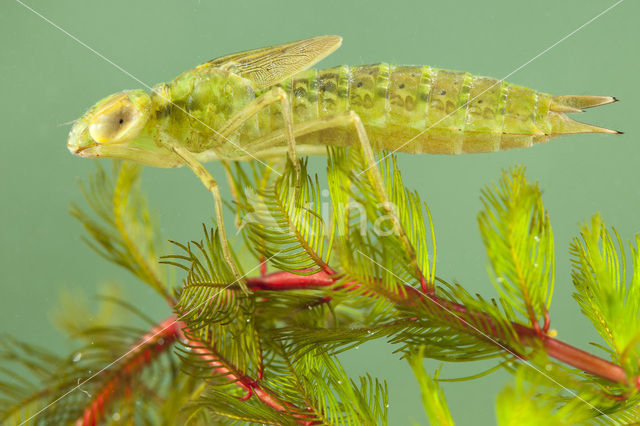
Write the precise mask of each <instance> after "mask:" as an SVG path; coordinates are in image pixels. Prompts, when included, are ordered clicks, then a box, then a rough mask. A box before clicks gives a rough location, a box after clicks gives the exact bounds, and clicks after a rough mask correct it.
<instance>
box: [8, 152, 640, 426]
mask: <svg viewBox="0 0 640 426" xmlns="http://www.w3.org/2000/svg"><path fill="white" fill-rule="evenodd" d="M365 169H366V166H365V162H364V160H363V158H362V154H361V152H360V151H359V150H358V149H356V148H348V149H347V148H331V149H330V150H329V157H328V166H327V181H326V187H328V189H329V193H330V199H331V209H327V208H325V207H326V206H324V205H323V202H322V199H321V188H322V187H323V186H322V185H321V184H320V180H319V178H318V177H317V176H312V175H311V174H310V173H309V172H308V167H307V164H306V163H305V162H303V163H302V164H301V170H300V172H301V174H302V175H301V176H302V182H303V185H302V187H301V188H300V190H299V191H296V190H294V188H295V186H296V182H297V181H296V179H297V177H296V172H295V170H294V168H293V167H292V166H291V163H290V162H289V163H287V165H286V166H284V169H283V170H284V173H283V175H282V176H278V175H276V174H274V173H273V172H272V169H270V168H267V167H264V166H262V165H260V164H254V163H248V164H244V165H240V164H237V165H235V168H229V169H228V172H229V177H230V181H231V184H232V189H233V191H232V192H233V194H234V196H235V201H234V202H233V203H229V204H228V206H229V207H230V208H231V209H233V211H234V213H235V215H236V218H237V220H238V224H239V225H240V227H239V228H240V232H242V235H243V237H244V242H245V246H246V247H244V248H236V253H235V254H234V256H235V257H236V259H237V260H238V262H237V264H238V265H240V267H241V274H242V280H243V282H242V283H240V282H238V280H237V279H235V277H234V273H233V271H231V270H230V268H229V266H228V265H227V264H226V263H225V262H224V259H223V257H222V254H221V247H220V241H219V238H218V234H217V231H216V228H215V226H214V227H208V226H203V235H202V239H201V240H199V241H191V242H188V243H179V242H173V245H174V254H172V255H166V256H161V257H158V256H159V255H158V253H159V251H160V249H159V247H160V245H159V244H161V243H159V242H160V241H161V237H160V235H159V231H158V226H157V225H156V224H155V222H154V220H153V214H152V213H151V211H150V209H149V208H148V206H147V203H146V202H145V200H144V197H143V195H142V194H141V193H140V190H139V188H138V182H139V177H140V172H141V166H137V165H133V164H131V163H127V162H114V166H113V170H112V171H111V172H107V171H105V170H103V169H98V171H97V172H96V174H95V175H93V176H92V177H91V178H90V179H89V180H88V182H87V183H86V185H85V187H84V193H85V196H86V198H87V201H88V203H87V204H88V206H89V209H88V210H87V209H86V208H85V209H81V208H79V207H77V206H74V207H73V209H72V214H73V215H74V216H75V217H76V218H77V219H78V220H79V222H80V223H81V224H82V225H83V227H84V229H85V231H86V235H87V242H88V244H89V245H90V246H91V247H92V248H93V249H94V250H95V251H96V252H97V253H99V254H100V255H101V256H102V257H103V258H105V259H107V260H108V261H110V262H113V263H115V264H117V265H119V266H121V267H123V268H125V269H126V270H128V271H129V272H131V273H132V274H133V275H135V276H136V277H137V278H138V280H139V281H140V283H142V284H145V285H148V286H150V287H151V288H152V289H154V290H155V291H156V292H157V293H158V294H159V295H160V297H162V298H164V299H165V300H166V301H167V303H168V305H169V306H168V309H167V318H166V319H165V320H163V321H161V322H159V323H155V322H153V321H152V320H151V319H149V318H148V316H147V314H146V313H145V312H142V311H141V310H140V309H139V308H138V307H137V306H136V301H132V300H127V299H126V298H122V297H117V296H114V295H108V296H104V297H102V304H103V307H104V310H102V311H100V312H101V313H100V314H98V313H93V315H91V313H90V312H82V311H81V308H79V307H77V306H75V307H74V308H71V307H70V306H71V305H73V304H74V303H73V302H72V303H70V304H69V306H67V308H66V309H65V311H66V313H65V314H64V315H62V316H61V319H60V323H61V324H62V325H63V327H64V328H65V329H66V330H67V331H68V332H69V334H70V336H71V337H72V338H73V339H75V341H76V342H77V343H78V346H77V347H76V348H74V350H73V351H72V352H71V353H70V354H68V355H67V356H59V355H57V354H53V353H51V352H50V351H48V350H46V349H44V348H41V347H39V346H37V345H34V344H31V343H26V342H22V341H20V340H18V339H15V338H11V337H6V338H5V339H3V341H2V349H1V352H0V357H1V358H2V367H1V368H0V369H1V371H2V374H3V377H2V379H1V381H0V419H2V421H3V422H6V423H8V424H19V423H21V422H33V423H34V424H68V423H75V424H77V425H93V424H110V423H115V422H122V421H124V422H127V423H131V424H234V423H239V424H242V423H261V424H282V425H289V424H303V425H316V424H333V425H341V424H358V425H359V424H366V425H373V424H386V419H387V411H388V399H389V395H388V390H387V386H386V383H384V382H383V381H380V380H378V379H376V378H375V377H373V375H365V376H363V377H359V378H357V379H354V378H351V377H350V376H349V375H348V374H347V373H346V371H345V370H344V369H343V368H342V366H341V364H340V362H339V360H338V357H337V355H338V354H340V353H343V352H345V351H349V350H353V349H355V348H357V347H358V346H359V345H362V344H364V343H366V342H368V341H372V340H376V339H384V340H386V341H387V342H388V347H389V351H390V352H393V353H395V354H397V356H398V357H400V358H403V359H406V360H407V361H408V362H409V364H410V365H411V367H412V369H413V371H414V373H415V377H416V380H417V382H418V384H419V386H420V389H421V391H422V400H423V403H424V406H425V410H426V413H427V415H428V417H429V419H430V421H431V423H432V424H453V420H452V419H455V413H453V414H452V413H450V412H449V410H448V408H447V403H446V400H445V398H444V393H443V391H442V390H441V388H440V387H439V384H438V383H439V382H438V381H439V373H438V372H437V371H436V372H433V373H428V372H427V371H426V370H425V368H424V366H423V360H424V359H425V358H432V359H436V360H442V361H456V362H470V361H475V360H483V359H484V360H486V359H491V360H494V362H495V366H494V367H493V368H492V369H490V370H488V371H485V372H483V373H481V374H478V375H475V376H472V377H468V378H467V379H469V380H472V379H474V378H476V377H479V376H480V375H482V374H488V373H490V372H491V371H495V370H497V369H505V370H507V371H509V372H511V373H513V381H512V383H510V384H509V385H507V386H506V387H505V388H504V390H502V391H501V392H500V394H499V395H498V396H497V418H498V422H499V423H500V424H539V423H541V422H544V423H545V424H573V423H580V422H582V423H598V424H599V423H602V424H617V423H620V422H631V421H637V420H638V416H639V414H640V413H638V408H637V405H638V401H639V396H638V390H639V389H640V366H639V363H638V360H639V359H640V353H639V352H638V341H639V336H640V323H639V322H638V321H637V316H638V309H639V307H640V254H639V251H638V243H639V242H640V239H639V237H637V236H636V237H635V242H634V243H633V244H631V246H630V249H629V250H625V248H624V244H623V243H622V242H621V238H620V237H619V236H618V235H617V234H616V233H615V231H613V232H610V231H608V230H607V228H606V227H605V224H604V222H603V220H602V218H600V217H599V216H597V215H596V216H594V217H593V218H592V219H591V221H590V222H589V223H588V224H585V225H584V226H583V227H582V229H581V230H580V231H579V232H580V234H579V236H577V237H576V238H575V240H574V241H573V243H572V246H571V254H572V262H573V272H572V278H573V284H574V287H575V293H574V296H575V299H576V300H577V302H578V303H579V305H580V307H581V308H582V312H583V313H584V315H585V316H586V317H587V318H588V319H589V320H590V321H591V322H592V323H593V326H594V327H595V329H596V330H597V332H598V333H599V334H600V335H601V336H602V338H603V339H604V341H605V343H606V346H604V345H596V346H597V347H596V350H599V351H601V354H602V356H598V355H595V354H591V353H588V352H585V351H582V350H580V349H578V348H576V347H573V346H571V345H568V344H566V343H564V342H562V341H560V340H558V339H556V338H555V337H554V336H555V332H554V331H553V330H552V329H551V327H550V324H551V318H552V315H551V312H550V304H551V298H552V293H553V288H554V243H553V233H552V229H551V223H550V219H549V217H548V215H547V212H546V210H545V209H544V206H543V203H542V197H541V191H540V189H539V188H538V186H537V184H535V183H532V182H530V181H528V180H527V179H526V177H525V173H524V169H523V168H520V167H515V168H513V169H512V170H510V171H508V172H503V174H502V176H501V178H500V181H499V182H498V183H496V184H494V185H490V186H487V188H486V189H485V190H484V191H483V193H482V202H483V209H482V211H481V212H480V213H479V216H478V220H479V226H480V233H481V235H482V239H483V242H484V245H485V247H486V251H487V254H488V259H489V266H490V267H489V272H490V279H491V280H492V282H493V283H494V285H495V288H496V294H495V295H493V296H492V297H491V298H488V299H487V298H485V297H482V296H479V295H472V294H470V293H469V292H468V291H467V290H466V289H465V287H464V285H463V284H458V283H451V282H449V281H447V279H446V275H447V271H438V273H437V274H436V270H435V258H436V244H435V234H436V232H435V230H434V228H433V225H432V223H431V218H430V215H429V211H428V209H427V207H426V205H424V204H423V203H422V201H421V200H420V198H419V197H418V194H417V193H416V192H412V191H410V190H408V189H407V188H406V187H405V186H404V184H403V182H402V178H401V173H400V170H399V168H398V165H397V162H396V160H395V157H394V156H390V157H388V158H386V160H385V161H383V162H382V163H381V169H380V170H377V169H369V170H365ZM362 171H365V172H363V173H361V172H362ZM374 173H380V174H381V176H382V181H383V185H382V186H380V185H376V182H378V180H377V179H375V176H374V175H373V174H374ZM240 250H242V251H240ZM239 253H243V254H242V256H240V255H239ZM629 258H630V259H631V262H629ZM627 265H629V266H630V268H628V267H627ZM172 277H177V278H178V279H175V278H172ZM245 288H246V289H248V291H245ZM114 306H115V307H118V308H119V309H124V310H125V311H129V312H130V313H132V314H133V315H135V316H137V317H138V318H139V319H140V321H141V322H147V323H148V327H147V328H146V329H144V328H139V327H135V326H132V325H131V324H122V322H119V315H111V316H109V315H107V314H108V313H109V312H110V311H112V310H113V309H115V308H114ZM78 315H83V317H84V318H85V319H86V320H85V321H83V322H82V324H83V325H78V321H75V320H74V318H77V317H78ZM90 316H93V317H94V320H90V319H89V317H90ZM560 326H561V325H560ZM560 326H558V327H560Z"/></svg>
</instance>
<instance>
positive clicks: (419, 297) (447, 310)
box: [247, 271, 640, 390]
mask: <svg viewBox="0 0 640 426" xmlns="http://www.w3.org/2000/svg"><path fill="white" fill-rule="evenodd" d="M336 280H337V279H336V278H332V277H331V276H329V275H328V274H326V273H325V272H318V273H316V274H313V275H297V274H294V273H291V272H282V271H281V272H275V273H272V274H269V275H266V276H263V277H252V278H248V279H247V285H248V287H249V288H251V289H253V290H296V289H298V290H299V289H311V288H317V287H325V286H328V285H331V284H333V283H335V282H336ZM355 285H357V284H355ZM404 290H405V291H404V294H401V293H396V294H394V295H389V298H390V299H391V300H392V301H393V302H395V303H399V304H403V305H405V306H409V307H416V306H417V305H418V304H420V303H433V304H435V305H436V307H437V308H438V309H439V310H441V311H444V314H445V315H449V316H450V317H451V318H453V319H457V320H458V321H461V322H463V323H464V320H462V319H461V318H460V316H461V315H460V314H464V315H468V310H467V308H466V307H465V306H464V305H461V304H459V303H454V302H451V301H448V300H444V299H441V298H439V297H438V296H436V295H435V294H432V293H422V292H420V291H418V290H417V289H415V288H414V287H412V286H409V285H404ZM483 316H484V318H483V320H484V321H483V322H484V323H485V324H487V325H488V327H487V329H486V330H482V331H480V330H477V329H476V330H475V331H476V332H480V334H485V337H490V338H491V340H492V342H493V343H497V344H498V346H500V347H501V348H502V349H504V350H508V351H510V352H511V350H510V349H509V348H507V347H506V346H504V345H502V344H500V343H499V342H496V341H495V339H500V338H501V337H502V336H500V335H499V334H500V333H499V332H498V329H497V327H495V325H494V324H492V320H491V318H490V317H489V315H483ZM465 325H466V326H468V327H471V326H470V325H469V324H466V323H465ZM512 325H513V328H514V330H515V332H516V333H517V334H518V336H519V337H520V339H521V341H522V343H523V344H525V345H530V346H533V345H537V344H542V347H543V348H544V350H545V351H546V352H547V354H548V355H549V356H550V357H552V358H555V359H557V360H559V361H562V362H564V363H566V364H568V365H570V366H572V367H575V368H578V369H580V370H583V371H586V372H588V373H591V374H593V375H596V376H599V377H601V378H603V379H607V380H609V381H612V382H615V383H619V384H627V383H628V382H627V377H626V374H625V371H624V369H623V368H622V367H620V366H619V365H616V364H613V363H612V362H609V361H607V360H605V359H602V358H600V357H598V356H596V355H593V354H590V353H588V352H585V351H583V350H581V349H578V348H576V347H574V346H571V345H569V344H567V343H564V342H562V341H560V340H558V339H554V338H553V337H550V336H547V335H546V334H543V333H540V332H539V331H536V330H535V329H533V328H531V327H527V326H524V325H522V324H518V323H512ZM512 353H513V352H512ZM514 355H516V356H519V355H518V354H514ZM634 384H636V386H637V387H638V389H639V390H640V378H638V379H636V380H634Z"/></svg>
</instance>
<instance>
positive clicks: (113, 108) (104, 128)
mask: <svg viewBox="0 0 640 426" xmlns="http://www.w3.org/2000/svg"><path fill="white" fill-rule="evenodd" d="M150 111H151V99H150V97H149V95H148V94H147V93H146V92H144V91H143V90H131V91H125V92H121V93H116V94H115V95H111V96H109V97H107V98H105V99H103V100H101V101H100V102H98V103H97V104H95V105H94V106H93V107H92V108H91V109H90V110H89V111H87V113H86V114H85V115H84V116H83V117H82V118H80V119H79V120H77V121H76V123H75V124H74V126H73V128H72V129H71V132H70V133H69V139H68V140H67V148H69V151H71V152H72V153H73V154H76V155H79V156H82V157H100V156H105V157H109V156H110V155H105V154H106V153H107V152H108V151H109V149H108V148H106V147H108V146H116V145H120V146H122V145H123V144H126V143H127V142H130V141H132V140H134V139H136V138H137V137H138V136H139V134H140V131H141V130H142V129H143V128H144V126H145V124H146V123H147V121H148V119H149V115H150ZM105 148H106V149H105ZM103 151H104V152H103Z"/></svg>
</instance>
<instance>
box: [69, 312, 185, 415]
mask: <svg viewBox="0 0 640 426" xmlns="http://www.w3.org/2000/svg"><path fill="white" fill-rule="evenodd" d="M179 333H180V329H179V327H178V322H176V318H175V316H171V317H169V318H167V319H165V320H163V321H162V322H160V323H158V324H157V325H155V326H154V327H153V328H151V330H149V331H148V332H147V333H146V334H144V335H143V336H142V337H141V338H140V339H139V340H138V341H137V342H136V343H135V344H134V345H132V346H131V349H130V350H129V352H128V353H127V354H126V356H125V357H124V358H123V359H121V360H120V362H119V363H118V366H117V368H116V369H114V370H105V371H104V373H106V374H110V375H111V376H112V377H111V378H110V379H109V380H107V382H106V383H105V384H104V385H103V386H102V388H101V389H100V391H99V392H98V394H97V395H96V396H95V397H94V398H93V399H92V401H91V404H90V405H89V406H88V407H87V408H86V409H85V410H84V413H83V414H82V416H81V417H80V418H79V419H78V420H76V422H75V424H76V426H95V425H96V424H98V423H99V422H100V421H101V419H102V418H103V417H104V410H105V407H106V406H107V405H108V404H109V403H110V402H111V400H112V399H113V398H114V397H116V396H117V395H119V394H121V393H126V392H127V390H128V387H129V383H130V381H131V379H133V378H134V377H135V376H136V375H138V374H139V373H140V372H141V371H142V370H143V369H144V368H145V367H146V366H147V365H149V364H150V363H151V362H152V361H153V359H154V358H156V357H157V356H158V355H159V354H161V353H162V352H164V351H165V350H166V349H167V348H169V347H171V345H172V344H173V342H174V341H175V340H176V339H177V338H178V336H179Z"/></svg>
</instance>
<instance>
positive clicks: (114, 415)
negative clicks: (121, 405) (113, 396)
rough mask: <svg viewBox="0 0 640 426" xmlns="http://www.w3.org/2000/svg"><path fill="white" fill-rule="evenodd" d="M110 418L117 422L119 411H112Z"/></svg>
mask: <svg viewBox="0 0 640 426" xmlns="http://www.w3.org/2000/svg"><path fill="white" fill-rule="evenodd" d="M111 418H112V419H113V420H114V421H116V422H117V421H118V420H120V413H113V415H112V416H111Z"/></svg>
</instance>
